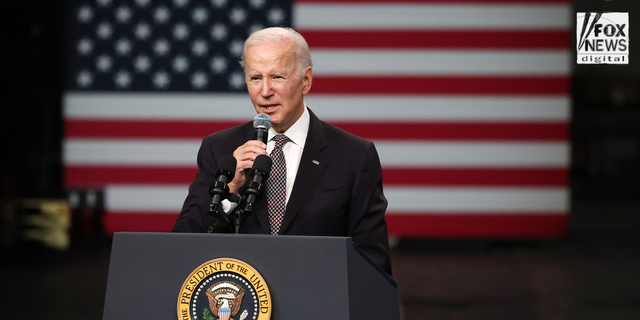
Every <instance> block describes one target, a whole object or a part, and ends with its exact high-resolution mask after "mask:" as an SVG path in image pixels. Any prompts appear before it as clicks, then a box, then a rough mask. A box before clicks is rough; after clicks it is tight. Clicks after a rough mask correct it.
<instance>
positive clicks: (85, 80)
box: [76, 70, 93, 88]
mask: <svg viewBox="0 0 640 320" xmlns="http://www.w3.org/2000/svg"><path fill="white" fill-rule="evenodd" d="M76 82H77V83H78V85H79V86H81V87H83V88H86V87H88V86H90V85H91V83H92V82H93V76H91V72H89V71H87V70H82V71H80V72H79V73H78V77H76Z"/></svg>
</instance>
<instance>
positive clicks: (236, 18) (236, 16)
mask: <svg viewBox="0 0 640 320" xmlns="http://www.w3.org/2000/svg"><path fill="white" fill-rule="evenodd" d="M229 19H231V21H233V22H234V23H235V24H242V23H243V22H244V20H245V19H247V13H246V12H245V11H244V9H242V8H240V7H235V8H233V10H231V14H230V15H229Z"/></svg>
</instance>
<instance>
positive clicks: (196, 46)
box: [191, 39, 209, 57]
mask: <svg viewBox="0 0 640 320" xmlns="http://www.w3.org/2000/svg"><path fill="white" fill-rule="evenodd" d="M191 51H193V54H195V55H196V56H199V57H200V56H202V55H204V54H205V53H207V51H209V46H207V43H206V42H205V41H204V40H202V39H198V40H196V41H194V42H193V44H192V45H191Z"/></svg>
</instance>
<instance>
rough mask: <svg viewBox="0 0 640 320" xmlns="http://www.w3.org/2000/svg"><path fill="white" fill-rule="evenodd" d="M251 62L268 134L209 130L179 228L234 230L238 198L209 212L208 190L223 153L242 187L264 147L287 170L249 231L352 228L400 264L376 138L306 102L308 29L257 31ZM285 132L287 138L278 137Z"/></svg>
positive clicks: (350, 232) (251, 87)
mask: <svg viewBox="0 0 640 320" xmlns="http://www.w3.org/2000/svg"><path fill="white" fill-rule="evenodd" d="M242 63H243V66H244V68H245V75H246V82H247V89H248V91H249V96H250V98H251V101H252V103H253V105H254V108H255V110H256V112H257V113H266V114H268V115H269V116H270V117H271V120H272V122H273V125H272V127H271V129H270V130H269V137H268V138H269V141H268V143H267V144H264V143H263V142H261V141H258V140H255V129H254V128H253V125H252V123H251V122H249V123H245V124H242V125H240V126H236V127H233V128H230V129H227V130H222V131H220V132H216V133H213V134H211V135H209V136H208V137H206V138H204V140H203V142H202V146H201V147H200V151H199V152H198V168H199V169H200V171H199V172H198V174H197V175H196V179H195V181H194V182H193V183H192V184H191V186H190V187H189V195H188V196H187V199H186V200H185V203H184V206H183V208H182V212H181V213H180V215H179V216H178V219H177V220H176V223H175V225H174V228H173V231H174V232H232V228H231V225H230V223H229V219H228V217H227V215H226V214H225V212H230V211H231V210H233V208H235V206H234V205H235V204H234V203H229V202H227V201H225V203H223V207H224V209H222V210H218V212H211V213H210V212H209V204H210V203H211V196H210V195H209V193H208V190H209V187H210V186H211V184H212V183H213V182H214V181H215V174H216V168H217V164H218V161H219V159H220V157H221V156H222V155H225V154H233V156H234V157H235V158H236V160H237V166H236V173H235V177H234V179H233V180H232V181H231V182H229V184H228V185H229V189H230V192H231V193H232V194H234V195H238V194H241V193H242V192H243V187H244V185H245V183H246V182H247V181H248V179H249V171H250V170H251V167H252V166H253V162H254V160H255V159H256V157H257V156H258V155H271V158H272V159H274V168H275V167H282V168H283V170H279V169H278V170H277V171H278V172H281V173H276V174H274V171H276V170H275V169H274V168H272V170H271V176H270V177H269V180H268V182H267V191H266V196H265V197H263V198H261V199H259V200H258V201H257V202H256V203H255V205H254V209H253V213H252V214H251V215H249V216H247V217H246V218H245V219H244V220H243V222H242V225H241V227H240V232H241V233H256V234H284V235H322V236H348V237H351V238H352V239H353V241H354V243H356V244H357V245H358V246H359V247H360V248H361V249H362V250H363V251H364V252H365V253H366V254H367V255H368V256H369V257H371V259H372V260H373V261H375V262H376V263H377V264H378V265H380V266H381V267H382V268H383V269H384V270H385V271H386V272H387V273H389V274H391V262H390V258H389V244H388V235H387V224H386V219H385V216H384V213H385V210H386V207H387V200H386V198H385V197H384V195H383V192H382V172H381V167H380V160H379V158H378V154H377V152H376V150H375V147H374V145H373V143H371V142H370V141H367V140H365V139H362V138H360V137H357V136H355V135H353V134H350V133H348V132H346V131H344V130H342V129H339V128H337V127H334V126H332V125H330V124H328V123H326V122H323V121H321V120H319V119H318V118H317V117H316V116H315V114H314V113H313V112H312V111H311V110H310V109H308V108H306V106H305V104H304V100H303V97H304V95H306V94H307V93H308V92H309V90H310V89H311V83H312V77H313V72H312V62H311V55H310V53H309V47H308V46H307V43H306V41H305V40H304V38H303V37H302V36H301V35H300V34H298V33H297V32H295V31H293V30H292V29H288V28H267V29H264V30H261V31H257V32H255V33H254V34H252V35H251V36H250V37H249V38H248V39H247V41H246V42H245V47H244V53H243V59H242ZM279 138H283V139H282V140H283V141H284V145H283V146H280V145H277V144H276V142H275V141H276V140H278V139H279ZM277 159H282V160H277ZM277 163H282V165H278V164H277ZM274 175H275V176H277V177H275V178H274ZM274 181H276V182H274ZM277 181H280V183H278V182H277ZM233 198H235V197H233ZM278 208H282V212H280V213H278ZM281 213H284V216H282V215H281Z"/></svg>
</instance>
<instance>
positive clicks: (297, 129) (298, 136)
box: [269, 104, 311, 149]
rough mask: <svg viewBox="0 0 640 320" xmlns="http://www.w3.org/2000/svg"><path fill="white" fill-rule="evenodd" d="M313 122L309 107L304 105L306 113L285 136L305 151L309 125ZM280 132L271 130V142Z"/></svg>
mask: <svg viewBox="0 0 640 320" xmlns="http://www.w3.org/2000/svg"><path fill="white" fill-rule="evenodd" d="M310 122H311V116H309V111H308V110H307V105H306V104H305V105H304V112H303V113H302V116H300V119H298V121H296V123H294V124H293V125H292V126H291V127H290V128H289V129H288V130H287V131H285V132H284V134H285V135H286V136H287V137H289V139H291V141H293V143H295V144H297V145H298V146H300V148H303V149H304V143H305V141H307V133H308V132H309V123H310ZM277 134H278V132H277V131H276V130H275V129H273V128H271V129H269V141H271V139H272V138H273V137H274V136H276V135H277Z"/></svg>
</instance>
